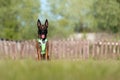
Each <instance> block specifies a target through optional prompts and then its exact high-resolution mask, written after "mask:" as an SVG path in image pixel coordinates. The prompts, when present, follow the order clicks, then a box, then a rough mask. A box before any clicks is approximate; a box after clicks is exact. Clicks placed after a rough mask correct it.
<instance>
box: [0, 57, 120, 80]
mask: <svg viewBox="0 0 120 80" xmlns="http://www.w3.org/2000/svg"><path fill="white" fill-rule="evenodd" d="M0 80H120V61H119V60H103V61H101V60H99V61H95V60H80V61H70V60H62V61H59V60H55V61H35V60H30V59H28V60H0Z"/></svg>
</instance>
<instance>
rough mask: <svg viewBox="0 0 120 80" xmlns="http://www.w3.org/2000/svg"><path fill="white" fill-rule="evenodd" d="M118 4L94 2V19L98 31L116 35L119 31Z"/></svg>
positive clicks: (115, 1)
mask: <svg viewBox="0 0 120 80" xmlns="http://www.w3.org/2000/svg"><path fill="white" fill-rule="evenodd" d="M119 15H120V3H119V2H118V0H96V2H95V3H94V17H95V19H96V21H97V27H98V29H99V30H102V31H107V32H113V33H118V32H119V31H120V16H119Z"/></svg>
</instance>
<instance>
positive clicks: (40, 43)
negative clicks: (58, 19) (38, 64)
mask: <svg viewBox="0 0 120 80" xmlns="http://www.w3.org/2000/svg"><path fill="white" fill-rule="evenodd" d="M37 27H38V39H37V41H36V48H37V55H38V60H48V59H49V55H48V49H49V44H48V40H47V33H48V20H47V19H46V21H45V23H44V25H43V24H41V21H40V20H39V19H38V21H37Z"/></svg>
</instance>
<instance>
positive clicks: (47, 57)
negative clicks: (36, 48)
mask: <svg viewBox="0 0 120 80" xmlns="http://www.w3.org/2000/svg"><path fill="white" fill-rule="evenodd" d="M48 51H49V43H48V42H47V43H46V55H45V58H46V60H48V59H49V55H48Z"/></svg>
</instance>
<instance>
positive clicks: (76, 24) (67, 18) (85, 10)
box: [48, 0, 94, 34]
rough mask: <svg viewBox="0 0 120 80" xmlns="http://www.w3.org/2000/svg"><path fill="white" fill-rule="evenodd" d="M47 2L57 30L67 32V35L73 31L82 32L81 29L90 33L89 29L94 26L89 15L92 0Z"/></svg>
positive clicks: (55, 0)
mask: <svg viewBox="0 0 120 80" xmlns="http://www.w3.org/2000/svg"><path fill="white" fill-rule="evenodd" d="M48 2H49V5H50V12H51V14H52V16H51V18H52V19H54V20H55V21H56V23H55V24H58V25H57V27H58V28H59V30H62V31H63V30H64V31H63V32H67V31H68V34H69V33H73V32H74V31H75V32H81V31H83V30H84V29H83V28H86V29H87V31H90V30H91V29H90V27H91V26H94V18H93V16H92V13H91V11H92V9H91V8H92V5H93V2H94V0H87V1H85V0H71V1H69V0H62V1H61V0H53V1H49V0H48ZM64 23H65V25H64ZM66 27H67V28H66ZM60 28H62V29H60ZM65 28H66V29H65ZM67 29H69V30H70V31H69V30H67ZM65 30H67V31H65Z"/></svg>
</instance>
